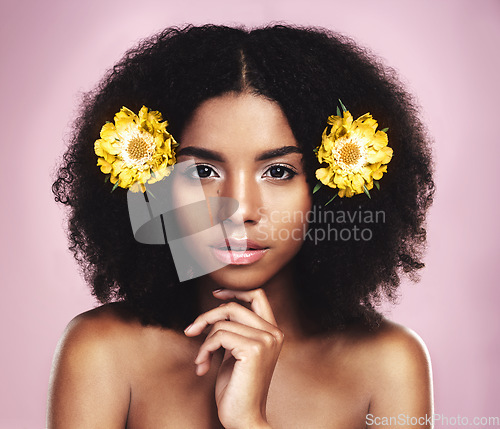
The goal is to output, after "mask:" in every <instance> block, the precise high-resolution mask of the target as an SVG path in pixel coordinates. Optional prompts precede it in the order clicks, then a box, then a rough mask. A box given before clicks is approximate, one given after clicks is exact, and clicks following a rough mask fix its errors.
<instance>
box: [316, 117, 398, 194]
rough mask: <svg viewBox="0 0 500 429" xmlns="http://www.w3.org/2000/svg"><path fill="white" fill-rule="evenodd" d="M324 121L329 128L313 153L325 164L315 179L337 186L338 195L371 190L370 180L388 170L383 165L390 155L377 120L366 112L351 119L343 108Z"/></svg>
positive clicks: (389, 158) (386, 162) (330, 185)
mask: <svg viewBox="0 0 500 429" xmlns="http://www.w3.org/2000/svg"><path fill="white" fill-rule="evenodd" d="M327 122H328V125H329V126H331V128H330V127H329V126H327V127H326V128H325V131H324V132H323V136H322V142H321V145H320V146H319V147H318V148H317V150H316V156H317V158H318V161H319V162H320V163H326V164H328V166H327V167H324V168H319V169H317V170H316V178H317V179H318V180H319V181H320V182H321V183H323V184H324V185H327V186H329V187H331V188H338V190H339V191H338V195H339V196H340V197H352V196H353V195H356V194H361V193H363V192H367V191H368V190H370V189H372V188H373V180H379V179H380V178H381V177H382V175H383V174H384V173H385V172H387V165H386V164H388V163H389V162H390V160H391V158H392V148H390V147H389V146H387V143H388V140H387V134H386V133H385V132H384V131H376V130H377V126H378V124H377V121H376V120H375V119H373V118H372V116H371V115H370V114H369V113H366V114H364V115H363V116H360V117H359V118H358V119H356V120H353V117H352V115H351V114H350V113H349V112H348V111H344V115H343V117H341V116H334V115H332V116H330V117H329V118H328V121H327ZM329 128H330V130H329ZM328 130H329V131H328Z"/></svg>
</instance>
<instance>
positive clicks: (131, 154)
mask: <svg viewBox="0 0 500 429" xmlns="http://www.w3.org/2000/svg"><path fill="white" fill-rule="evenodd" d="M122 137H123V146H122V148H123V150H122V153H121V155H122V158H123V161H124V162H125V163H126V164H127V166H128V167H134V168H137V169H139V170H144V169H146V168H149V165H148V164H147V163H148V161H150V160H151V159H152V157H153V155H154V153H155V142H154V138H153V136H152V135H151V134H149V133H144V132H141V131H139V130H131V131H129V132H128V133H127V134H126V135H122Z"/></svg>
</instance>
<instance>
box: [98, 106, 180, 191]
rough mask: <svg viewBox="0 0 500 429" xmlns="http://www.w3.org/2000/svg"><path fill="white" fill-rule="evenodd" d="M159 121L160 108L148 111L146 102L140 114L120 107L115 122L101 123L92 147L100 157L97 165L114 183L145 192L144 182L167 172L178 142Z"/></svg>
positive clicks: (156, 178)
mask: <svg viewBox="0 0 500 429" xmlns="http://www.w3.org/2000/svg"><path fill="white" fill-rule="evenodd" d="M161 121H162V117H161V113H160V112H157V111H148V108H147V107H145V106H143V107H142V108H141V110H140V111H139V115H136V114H135V113H134V112H132V111H131V110H130V109H127V108H126V107H122V108H121V110H120V111H119V112H118V113H117V114H116V115H115V118H114V124H113V123H111V122H107V123H106V124H104V126H103V127H102V129H101V138H100V139H98V140H96V142H95V143H94V151H95V153H96V155H97V156H98V157H99V158H98V159H97V165H98V166H99V167H100V168H101V171H102V172H103V173H104V174H109V175H110V177H109V180H110V181H111V183H113V184H115V187H116V186H120V187H122V188H125V189H130V190H132V191H134V192H139V191H142V192H144V191H145V190H146V188H145V186H144V185H145V184H146V183H154V182H157V181H158V180H160V179H162V178H163V177H165V176H168V175H169V174H170V169H169V168H168V167H169V166H170V165H173V164H175V162H176V158H175V152H174V149H175V148H176V147H177V146H178V144H177V142H176V141H175V139H174V138H173V137H172V135H171V134H170V133H168V132H167V130H166V127H167V125H168V122H167V121H163V122H161ZM113 189H114V188H113Z"/></svg>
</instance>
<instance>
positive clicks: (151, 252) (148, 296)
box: [53, 25, 434, 330]
mask: <svg viewBox="0 0 500 429" xmlns="http://www.w3.org/2000/svg"><path fill="white" fill-rule="evenodd" d="M243 91H251V92H252V93H255V94H259V95H262V96H264V97H266V98H268V99H270V100H274V101H276V102H277V103H278V104H279V106H280V107H281V109H282V110H283V112H284V114H285V115H286V117H287V118H288V121H289V124H290V127H291V129H292V131H293V133H294V136H295V138H296V139H297V141H298V143H299V146H300V147H301V149H302V151H303V162H304V166H305V171H306V172H307V173H306V174H307V181H308V184H309V185H310V189H311V192H312V190H313V188H314V186H315V184H316V183H317V180H316V178H315V174H314V172H315V170H316V169H317V168H318V164H317V159H316V157H315V155H314V152H313V149H314V148H316V147H317V146H318V145H319V143H320V142H321V134H322V132H323V129H324V128H325V126H326V119H327V118H328V116H330V115H332V114H335V112H336V111H337V107H338V106H339V99H340V100H342V102H343V103H344V104H345V105H346V106H347V107H348V109H349V111H350V112H351V113H352V114H353V116H354V118H356V117H358V116H360V115H362V114H364V113H367V112H370V113H371V114H372V115H373V117H374V118H376V119H377V121H378V123H379V124H381V127H384V128H385V127H388V128H389V131H388V136H389V142H390V146H391V147H392V148H393V150H394V156H393V158H392V160H391V162H390V164H389V165H388V172H387V173H386V174H385V175H384V177H383V179H382V180H381V184H380V190H378V189H376V188H373V190H372V191H371V193H370V196H371V198H368V197H367V196H365V195H357V196H355V197H353V198H336V199H335V200H333V202H331V203H330V204H329V205H327V206H325V203H326V202H327V201H328V200H329V199H330V198H331V196H332V195H333V194H334V193H335V191H334V190H332V189H330V188H328V187H325V186H323V187H322V188H320V189H319V191H318V192H315V193H314V195H313V204H314V210H315V212H316V214H317V215H316V216H315V217H316V219H312V220H311V222H310V225H309V228H310V230H309V231H310V233H309V234H308V236H307V237H306V241H305V242H304V244H303V246H302V248H301V250H300V252H299V254H298V255H297V256H296V258H297V260H298V261H300V262H299V263H298V264H296V265H297V267H298V270H299V282H298V294H299V297H300V298H301V299H302V303H303V308H304V309H305V311H306V314H307V315H308V317H310V318H311V320H314V321H316V322H317V324H318V326H320V327H321V329H323V330H326V329H330V328H335V327H339V326H345V324H346V323H348V322H349V321H351V320H352V319H360V318H361V319H363V320H365V321H368V322H370V323H371V325H372V326H373V325H376V324H377V322H378V321H379V320H380V315H379V314H378V313H377V311H376V309H375V307H376V304H377V303H378V302H379V301H380V300H381V299H382V298H384V297H388V298H390V299H394V298H395V297H396V296H397V294H396V290H397V287H398V286H399V284H400V277H401V274H403V273H407V274H409V275H410V277H411V278H414V279H415V278H417V277H416V274H417V271H418V270H419V269H420V268H422V267H423V266H424V264H423V263H422V261H421V260H422V252H423V250H424V249H425V241H426V231H425V215H426V212H427V209H428V208H429V206H430V204H431V203H432V199H433V194H434V182H433V179H432V171H433V166H432V159H431V150H430V146H429V137H428V136H427V133H426V130H425V127H424V126H423V124H422V122H421V121H420V119H419V117H418V110H417V108H416V106H415V102H414V100H413V98H412V97H411V96H410V95H409V94H408V93H407V92H406V91H405V89H404V88H403V86H402V84H401V83H400V81H399V80H398V78H397V76H396V73H395V72H394V71H393V70H392V69H390V68H388V67H386V66H384V65H383V64H382V63H381V62H380V61H379V60H378V59H377V58H376V57H374V56H373V55H372V54H371V53H370V52H368V51H367V50H366V49H363V48H361V47H359V46H358V45H357V44H356V43H354V42H353V41H352V40H351V39H349V38H347V37H345V36H343V35H340V34H336V33H333V32H330V31H328V30H325V29H318V28H299V27H293V26H285V25H275V26H267V27H263V28H257V29H253V30H247V29H245V28H243V27H241V28H231V27H226V26H214V25H205V26H202V27H193V26H187V27H185V28H168V29H166V30H164V31H162V32H161V33H159V34H157V35H155V36H153V37H151V38H149V39H146V40H143V41H142V42H140V43H139V44H138V45H137V46H136V47H135V48H133V49H131V50H129V51H128V52H127V53H126V54H125V55H124V57H123V58H122V59H121V60H120V61H119V62H118V63H117V64H116V65H115V66H114V67H113V68H112V69H111V70H109V71H108V73H107V74H106V76H105V77H104V79H103V80H102V81H101V82H100V84H99V85H98V86H97V87H96V88H95V90H93V91H91V92H90V93H88V94H86V95H85V96H84V99H83V103H82V107H81V110H80V114H79V117H78V118H77V119H76V121H75V122H74V133H73V137H72V139H71V141H70V142H69V146H68V148H67V151H66V153H65V154H64V157H63V160H62V162H61V165H60V166H59V169H58V173H57V178H56V180H55V182H54V184H53V192H54V195H55V199H56V201H58V202H60V203H62V204H64V205H66V206H68V207H69V208H70V212H69V218H68V225H69V230H68V234H69V240H70V249H71V250H72V252H73V253H74V255H75V258H76V259H77V261H78V262H79V264H80V265H81V267H82V271H83V273H84V275H85V277H86V280H87V281H88V282H89V284H90V285H91V287H92V292H93V294H94V295H95V297H96V298H97V299H98V301H100V302H101V303H107V302H111V301H126V302H128V303H129V305H130V306H131V307H132V308H133V309H134V310H135V311H136V313H137V314H138V315H139V316H140V317H141V319H142V321H143V323H145V324H160V325H162V326H165V327H173V328H180V327H184V326H186V325H187V324H188V323H190V322H191V321H192V319H193V318H194V317H196V316H197V311H198V310H197V306H198V303H197V302H196V297H195V294H194V287H193V281H187V282H182V283H181V282H179V280H178V278H177V275H176V271H175V267H174V263H173V259H172V255H171V253H170V249H169V247H168V246H154V245H146V244H141V243H138V242H137V241H135V240H134V237H133V234H132V230H131V226H130V220H129V214H128V210H127V197H126V192H124V191H123V190H122V189H118V190H116V191H114V192H110V190H111V187H112V185H111V184H110V183H104V180H103V178H104V176H103V174H102V173H101V172H100V170H99V168H98V167H97V165H96V161H97V158H96V155H95V153H94V141H95V140H96V139H98V138H99V132H100V129H101V127H102V125H103V124H104V123H105V121H111V120H112V119H113V117H114V114H115V113H116V112H118V111H119V110H120V108H121V107H122V106H127V107H128V108H130V109H131V110H134V111H136V112H137V111H138V110H139V109H140V108H141V107H142V106H143V105H145V106H148V107H149V108H150V109H152V110H158V111H160V112H162V114H163V116H164V117H165V118H168V120H169V124H170V125H169V130H170V132H171V133H172V134H173V135H174V136H180V135H181V134H182V131H183V129H184V127H185V126H186V124H187V123H188V121H189V120H190V117H191V116H192V114H193V111H194V110H195V109H196V108H197V107H198V106H199V105H200V104H201V103H202V102H203V101H205V100H207V99H210V98H212V97H216V96H219V95H222V94H225V93H228V92H236V93H239V92H243ZM122 191H123V192H122ZM328 214H330V216H328ZM328 231H330V232H329V233H328V234H329V235H328V236H327V237H326V239H325V238H324V234H325V232H328ZM356 232H357V233H358V236H357V238H356V236H355V233H356ZM361 234H364V236H363V235H361Z"/></svg>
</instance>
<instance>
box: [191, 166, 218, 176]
mask: <svg viewBox="0 0 500 429" xmlns="http://www.w3.org/2000/svg"><path fill="white" fill-rule="evenodd" d="M186 173H187V174H188V176H190V177H191V178H199V179H206V178H208V177H219V175H218V174H217V173H216V172H215V170H214V169H213V168H212V167H210V166H208V165H203V164H199V165H196V166H195V167H194V168H191V169H189V170H188V171H187V172H186Z"/></svg>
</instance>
